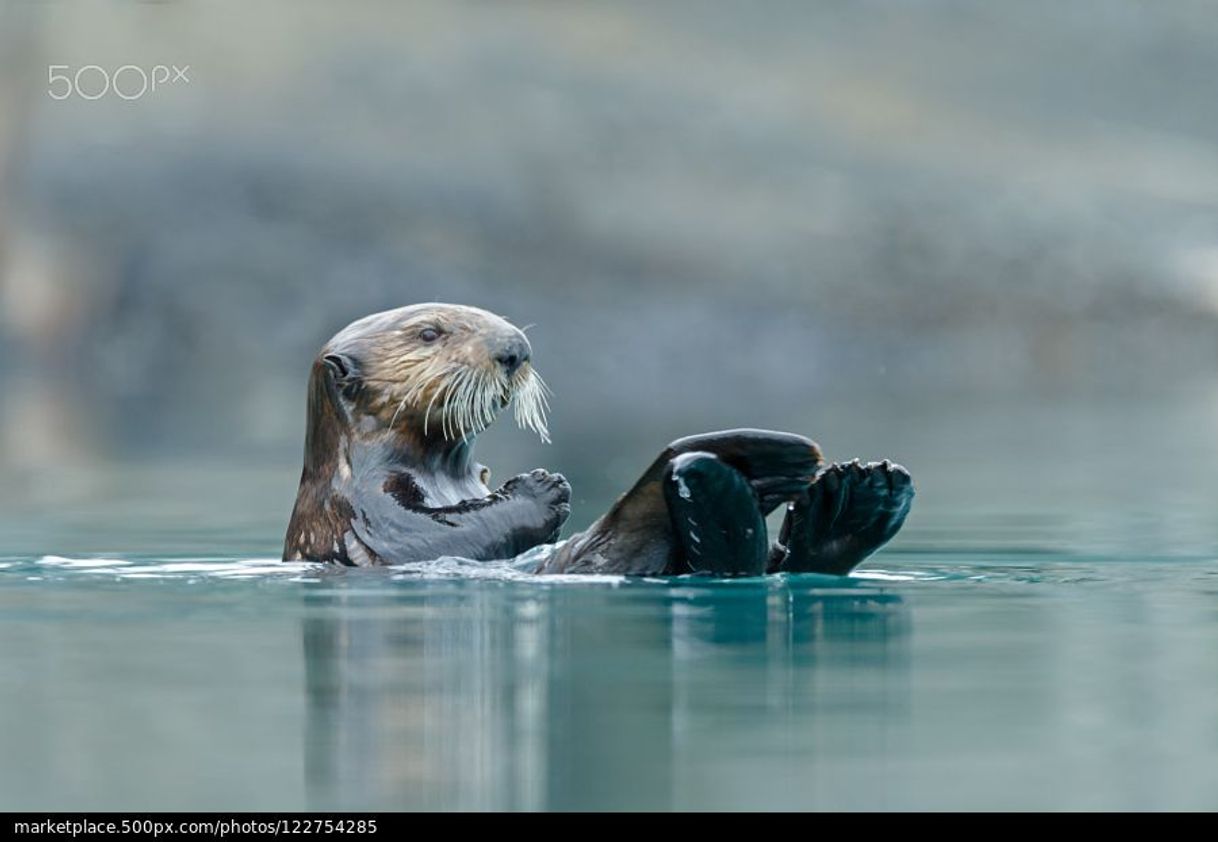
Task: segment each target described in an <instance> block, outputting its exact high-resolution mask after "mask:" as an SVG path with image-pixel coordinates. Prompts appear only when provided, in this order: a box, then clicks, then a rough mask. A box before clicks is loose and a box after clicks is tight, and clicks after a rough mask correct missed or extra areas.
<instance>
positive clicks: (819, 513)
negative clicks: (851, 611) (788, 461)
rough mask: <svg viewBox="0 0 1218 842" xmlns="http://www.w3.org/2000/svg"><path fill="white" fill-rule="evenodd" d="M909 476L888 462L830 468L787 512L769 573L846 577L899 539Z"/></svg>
mask: <svg viewBox="0 0 1218 842" xmlns="http://www.w3.org/2000/svg"><path fill="white" fill-rule="evenodd" d="M913 497H914V487H913V481H912V479H911V478H910V476H909V472H908V471H906V470H905V469H904V468H902V467H901V466H900V465H896V464H893V463H892V462H889V461H887V460H885V461H884V462H871V463H868V464H865V465H863V464H859V462H858V460H855V461H854V462H850V463H839V464H836V465H831V466H830V467H828V468H826V469H825V470H824V471H822V472H821V473H820V474H819V475H818V476H817V478H816V481H815V482H813V483H812V485H811V486H809V487H808V491H807V494H806V495H802V496H801V497H800V498H799V499H797V500H796V501H795V502H794V503H792V504H791V505H790V507H789V508H788V509H787V515H786V519H785V520H784V521H783V524H782V532H781V533H780V536H779V539H778V542H779V544H780V545H781V546H782V547H785V548H786V552H785V553H781V552H780V553H776V554H775V556H774V560H773V562H772V564H771V567H770V570H771V572H774V571H776V570H781V571H783V572H787V573H828V574H833V575H837V576H844V575H846V574H847V573H849V572H850V571H851V570H853V569H854V568H855V567H857V566H858V565H859V564H860V563H862V561H863V560H864V559H866V558H867V556H869V555H871V554H872V553H874V552H875V551H876V550H878V549H879V548H880V547H882V546H883V545H884V544H886V543H888V541H889V540H891V538H892V537H893V536H894V535H896V533H897V531H898V530H899V529H900V528H901V525H902V524H903V523H904V522H905V516H906V515H907V514H909V507H910V505H911V504H912V502H913Z"/></svg>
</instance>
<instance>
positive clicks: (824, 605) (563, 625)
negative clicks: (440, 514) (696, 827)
mask: <svg viewBox="0 0 1218 842" xmlns="http://www.w3.org/2000/svg"><path fill="white" fill-rule="evenodd" d="M0 568H2V569H0V652H2V653H3V661H2V664H3V667H2V669H0V694H2V698H3V704H2V705H0V808H5V809H75V810H80V809H100V808H108V809H117V808H121V809H174V808H180V809H188V808H193V809H208V808H223V809H342V808H371V809H416V808H427V809H526V810H533V809H577V808H656V809H667V808H712V809H713V808H725V809H727V808H746V809H755V808H811V809H832V808H860V809H938V808H965V809H968V808H1084V809H1089V808H1154V809H1157V808H1182V807H1195V808H1214V807H1218V764H1216V763H1215V762H1214V758H1215V757H1216V756H1218V717H1215V716H1214V713H1215V706H1216V704H1218V703H1216V702H1215V701H1214V700H1215V699H1218V648H1216V647H1215V645H1214V643H1215V639H1216V638H1218V566H1215V565H1214V563H1213V560H1212V559H1210V558H1202V557H1195V558H1185V557H1179V556H1175V557H1168V558H1150V557H1142V558H1121V559H1117V558H1112V557H1108V556H1104V555H1086V554H1080V553H1072V554H1063V555H1058V556H1053V555H1046V554H1045V553H1043V552H1041V553H1037V552H1034V551H1030V550H1024V551H1019V552H1009V553H998V552H989V553H980V552H976V551H973V552H968V553H965V552H961V551H958V550H957V551H951V552H935V551H926V550H905V551H901V550H894V551H891V552H887V553H884V554H881V555H880V556H879V557H877V558H876V559H875V561H874V562H873V563H871V564H870V565H868V566H867V568H865V569H864V570H863V571H860V575H859V576H857V577H854V578H850V579H836V578H830V577H816V576H798V577H771V578H768V579H755V580H738V581H730V582H719V581H708V580H698V579H689V578H685V579H676V580H667V581H639V580H634V581H631V580H623V579H616V578H610V577H606V578H579V579H575V578H563V577H557V578H544V577H543V578H530V577H526V576H521V575H519V574H516V573H514V572H513V571H512V570H511V569H509V568H505V567H490V568H488V567H486V566H481V565H470V564H461V563H457V562H438V563H435V564H430V565H416V566H412V567H410V568H404V569H400V570H379V571H354V570H334V569H328V568H318V567H315V566H308V565H281V564H279V563H277V562H275V561H273V560H270V559H266V560H261V561H258V560H235V559H224V558H209V559H185V558H174V559H153V558H147V557H132V558H126V559H101V558H91V557H87V556H78V557H74V558H63V557H57V556H51V557H39V558H28V557H27V558H7V559H4V560H3V561H0Z"/></svg>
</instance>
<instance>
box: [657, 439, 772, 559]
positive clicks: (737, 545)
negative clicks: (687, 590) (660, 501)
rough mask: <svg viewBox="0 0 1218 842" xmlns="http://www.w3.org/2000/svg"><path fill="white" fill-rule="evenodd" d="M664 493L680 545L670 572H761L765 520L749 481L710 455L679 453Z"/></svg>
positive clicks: (765, 552) (765, 543) (765, 547)
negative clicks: (675, 562)
mask: <svg viewBox="0 0 1218 842" xmlns="http://www.w3.org/2000/svg"><path fill="white" fill-rule="evenodd" d="M669 464H670V467H669V471H668V473H667V475H666V476H665V478H664V497H665V500H666V501H667V503H668V512H669V515H670V517H671V518H672V526H673V532H674V533H675V536H676V543H677V545H678V548H679V553H678V555H679V560H678V562H677V564H678V567H679V565H680V563H681V561H683V562H684V563H685V565H687V566H688V570H680V569H677V570H674V571H670V572H675V573H681V572H692V573H709V574H712V575H716V576H760V575H761V574H763V573H764V572H765V568H766V559H767V556H768V554H769V542H768V539H767V538H766V529H765V520H764V519H763V518H762V515H761V510H760V508H759V507H758V499H757V493H756V492H755V491H754V489H753V486H752V485H751V484H750V483H749V481H748V479H746V478H745V476H744V475H743V474H741V473H740V472H739V471H737V470H736V469H735V468H732V467H730V466H728V465H727V464H725V463H723V462H721V461H720V460H719V459H718V458H716V457H715V456H714V455H712V454H710V453H704V452H698V451H695V452H692V453H683V454H682V455H680V456H677V457H676V458H674V459H673V460H672V461H671V462H670V463H669Z"/></svg>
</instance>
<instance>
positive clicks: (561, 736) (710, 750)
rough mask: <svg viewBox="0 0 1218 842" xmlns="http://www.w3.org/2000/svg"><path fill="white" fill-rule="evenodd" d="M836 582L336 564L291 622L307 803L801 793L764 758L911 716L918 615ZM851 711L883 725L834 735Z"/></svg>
mask: <svg viewBox="0 0 1218 842" xmlns="http://www.w3.org/2000/svg"><path fill="white" fill-rule="evenodd" d="M844 581H845V580H830V579H825V580H822V581H820V582H818V583H819V584H825V583H830V582H832V583H833V584H835V585H837V587H835V588H834V589H832V590H827V589H823V588H822V589H818V588H814V587H812V584H816V583H812V584H810V583H808V582H806V581H800V580H787V581H782V580H769V581H761V580H758V581H756V582H732V583H715V582H699V581H697V580H687V581H685V582H683V583H681V584H678V585H674V586H673V587H669V588H665V587H660V586H657V585H654V584H647V583H642V582H627V583H626V584H624V585H621V586H619V587H609V586H605V585H591V584H589V585H581V586H573V585H550V586H539V584H537V583H527V584H526V583H520V584H517V583H504V582H487V581H472V580H451V581H445V582H435V581H430V582H426V583H419V582H416V581H409V580H399V581H395V582H392V583H387V582H385V581H384V580H383V579H382V578H381V577H377V578H376V579H375V580H371V579H370V580H368V581H365V580H364V577H361V576H344V577H341V578H338V577H336V580H331V581H328V582H326V583H324V584H323V585H322V586H319V589H318V590H316V591H313V592H312V593H310V594H309V596H308V597H307V611H306V617H305V620H304V623H303V632H304V653H305V660H306V674H307V685H308V686H307V691H308V700H307V704H308V717H307V726H306V727H307V733H306V735H305V737H306V770H305V774H306V779H307V784H308V790H309V798H310V805H311V806H312V807H314V808H319V809H336V808H347V809H358V808H369V809H371V808H380V809H428V808H431V809H464V810H468V809H488V810H489V809H524V810H540V809H550V810H562V809H572V810H575V809H615V808H618V809H623V808H632V809H666V808H673V807H677V808H680V807H698V806H715V805H720V806H725V807H730V806H732V804H733V803H736V798H737V797H738V798H739V803H741V804H744V803H749V802H750V800H751V802H752V803H766V799H767V797H768V798H770V799H771V800H774V799H778V800H777V803H790V804H798V803H801V794H800V793H801V791H802V790H801V789H800V787H801V782H800V781H799V780H798V779H794V780H774V779H771V778H769V775H768V772H769V771H774V772H775V773H776V774H783V770H785V769H787V768H788V767H790V764H791V763H794V764H795V767H798V766H799V764H801V763H804V762H806V761H807V760H808V759H809V758H811V757H813V756H814V755H815V752H816V750H817V746H818V743H820V742H822V741H824V740H841V739H845V738H848V737H852V738H855V739H858V740H861V741H862V742H863V743H864V747H865V744H866V742H867V741H869V740H875V739H882V738H883V732H884V728H885V723H890V722H891V721H893V720H894V718H899V717H900V715H901V714H902V713H903V711H904V709H905V697H906V686H907V660H908V654H907V643H908V632H909V627H910V620H909V611H908V608H907V606H906V605H905V604H904V603H903V602H902V600H901V599H900V597H898V596H896V595H895V594H890V593H886V592H884V591H882V590H879V589H876V588H872V587H866V586H857V585H855V584H854V583H847V584H850V585H851V586H849V587H843V586H841V585H842V583H843V582H844ZM843 709H846V710H849V711H850V712H851V716H852V718H853V719H852V721H858V719H859V717H860V714H862V715H863V716H862V718H863V719H864V720H867V719H868V715H869V714H873V716H872V717H871V718H873V719H874V721H875V722H876V724H877V728H876V729H875V731H874V733H872V732H868V733H863V734H853V735H845V734H841V733H835V732H833V731H832V727H831V726H832V720H833V719H834V712H835V711H837V710H843ZM822 718H825V719H826V720H827V721H826V722H824V723H821V722H820V720H821V719H822ZM775 758H777V760H776V762H771V761H772V760H774V759H775ZM738 765H739V768H736V767H737V766H738ZM745 767H747V768H749V769H753V770H754V771H755V772H756V774H754V772H749V773H748V774H747V775H742V774H741V772H740V769H742V768H745ZM795 777H798V776H795ZM729 782H730V787H729V786H728V784H729ZM733 793H734V794H733ZM725 794H726V795H727V796H728V797H727V798H726V799H725ZM804 803H806V802H804ZM807 806H812V805H811V804H810V803H808V804H807Z"/></svg>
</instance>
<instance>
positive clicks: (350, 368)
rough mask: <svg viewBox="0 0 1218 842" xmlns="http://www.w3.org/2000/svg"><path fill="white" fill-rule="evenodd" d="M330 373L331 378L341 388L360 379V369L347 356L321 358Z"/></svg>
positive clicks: (328, 355) (329, 355) (337, 355)
mask: <svg viewBox="0 0 1218 842" xmlns="http://www.w3.org/2000/svg"><path fill="white" fill-rule="evenodd" d="M321 361H322V362H323V363H325V364H326V369H327V370H328V371H329V372H330V377H332V378H333V379H334V382H335V383H337V384H338V385H339V386H345V385H347V384H349V383H351V382H353V381H354V380H356V379H358V377H359V367H358V366H357V365H356V363H355V360H354V359H353V358H352V357H349V356H347V355H346V354H326V355H325V356H324V357H322V358H321Z"/></svg>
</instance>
